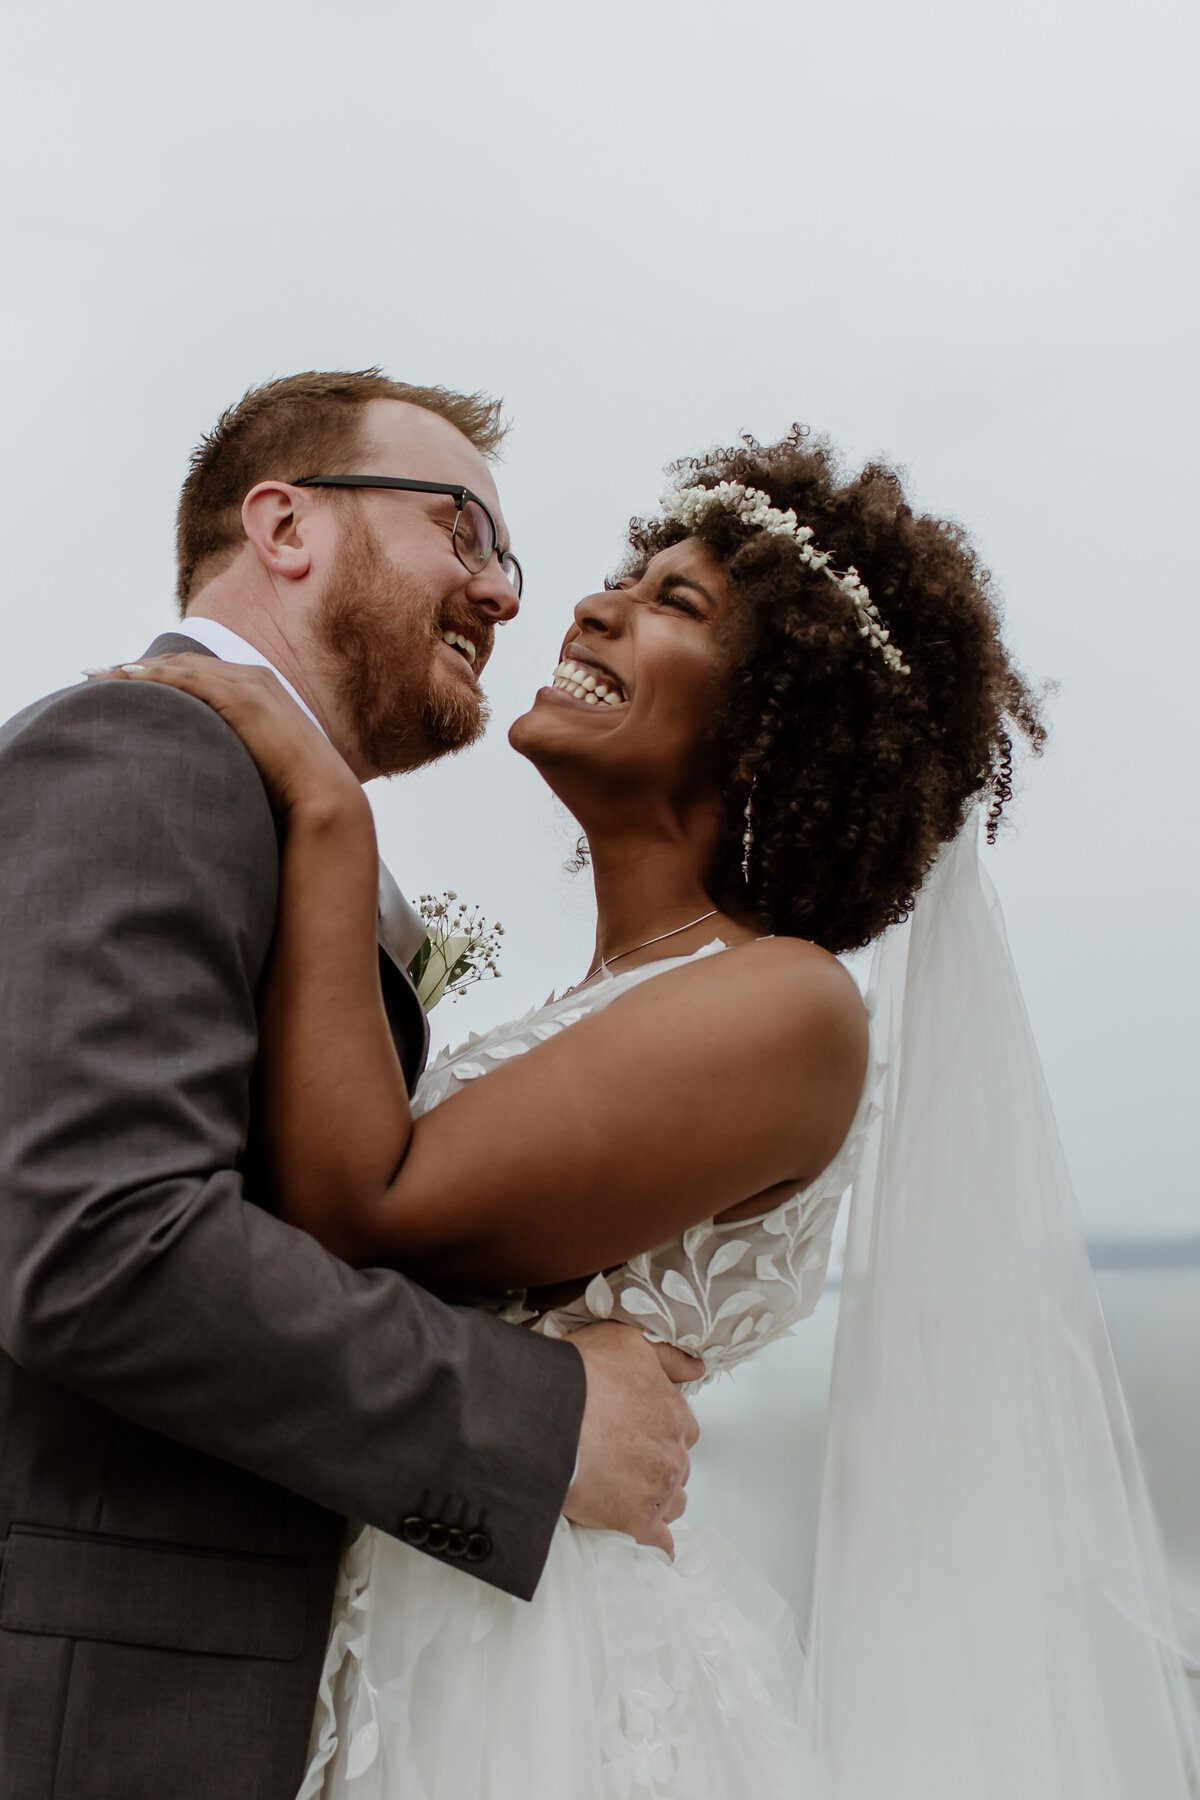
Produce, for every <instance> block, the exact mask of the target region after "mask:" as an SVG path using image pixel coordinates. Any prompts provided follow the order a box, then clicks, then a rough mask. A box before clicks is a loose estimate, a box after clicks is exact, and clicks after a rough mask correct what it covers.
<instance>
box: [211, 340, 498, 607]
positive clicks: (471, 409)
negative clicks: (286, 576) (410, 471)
mask: <svg viewBox="0 0 1200 1800" xmlns="http://www.w3.org/2000/svg"><path fill="white" fill-rule="evenodd" d="M371 400H407V401H408V402H409V404H410V405H412V406H423V407H425V409H426V410H427V411H428V412H434V413H438V414H439V415H440V416H441V417H442V418H443V419H448V420H449V421H450V423H451V424H452V425H455V426H457V428H458V430H459V431H461V432H462V434H463V436H464V437H465V438H467V439H469V441H470V442H471V443H472V444H474V446H475V448H476V449H477V450H478V451H479V452H480V454H481V455H483V456H494V455H495V454H496V452H497V450H498V449H499V447H500V444H501V442H502V440H503V438H504V434H505V432H506V431H507V429H508V427H507V425H506V424H505V422H504V420H503V419H502V418H501V416H500V405H501V403H500V401H499V400H489V399H488V397H487V396H486V395H485V394H456V393H454V392H452V391H451V389H449V388H444V387H416V386H414V385H413V384H412V383H411V382H407V381H392V380H391V379H390V378H389V377H388V376H387V375H384V374H382V373H381V372H380V371H379V370H378V369H351V370H341V369H335V370H332V371H330V372H327V373H320V372H314V371H310V372H308V373H306V374H303V375H286V376H284V377H283V378H282V379H281V380H279V381H268V382H265V383H264V384H263V385H262V387H256V388H251V389H250V391H249V392H248V393H247V394H244V395H243V396H242V398H241V399H240V400H239V401H238V403H237V405H236V406H231V407H229V408H228V410H227V411H225V412H223V413H222V414H221V417H220V418H219V419H218V420H217V423H216V425H215V426H214V427H213V429H212V430H211V431H210V432H209V433H208V435H207V436H206V437H205V438H203V439H202V440H201V442H200V443H199V444H198V445H197V446H196V448H195V450H193V452H192V456H191V461H190V463H189V466H188V473H187V479H186V481H185V482H184V484H183V489H182V492H181V493H180V496H179V513H178V516H177V523H176V553H177V560H178V565H179V582H178V586H177V589H176V592H177V594H178V597H179V606H180V610H181V611H186V609H187V604H188V601H189V600H190V599H191V598H192V597H193V596H194V595H195V594H196V593H197V592H198V591H199V590H200V588H202V587H203V586H204V584H205V582H207V581H211V580H212V578H213V576H214V575H218V574H220V572H221V570H222V569H223V568H225V567H226V566H227V565H228V564H229V563H230V562H232V560H233V558H234V557H235V556H236V555H237V552H238V551H239V550H240V548H241V546H242V545H243V544H244V543H245V541H246V536H245V532H244V531H243V529H242V501H243V500H244V499H245V497H246V495H247V494H248V493H249V492H250V489H251V488H252V487H253V486H254V485H255V483H256V482H259V481H267V480H270V479H271V478H272V477H274V478H275V479H277V480H280V481H299V480H301V479H302V477H304V476H306V475H350V474H353V473H354V470H353V467H352V465H353V463H354V459H355V457H356V456H357V454H358V452H359V422H360V416H361V409H362V408H363V407H364V406H365V405H366V404H367V403H368V401H371Z"/></svg>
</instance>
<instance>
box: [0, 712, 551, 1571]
mask: <svg viewBox="0 0 1200 1800" xmlns="http://www.w3.org/2000/svg"><path fill="white" fill-rule="evenodd" d="M0 856H2V859H3V861H2V879H0V1343H2V1344H3V1347H4V1348H5V1349H6V1350H7V1351H8V1353H9V1354H10V1355H11V1356H12V1357H13V1358H14V1359H15V1360H16V1361H17V1362H18V1363H20V1364H22V1365H23V1366H24V1367H25V1368H27V1369H28V1370H30V1371H31V1372H33V1373H35V1374H37V1375H39V1376H41V1377H43V1378H45V1379H48V1380H50V1381H54V1382H59V1383H61V1384H63V1385H64V1386H66V1387H69V1388H72V1389H75V1390H76V1391H78V1392H80V1393H82V1394H85V1395H87V1396H88V1397H90V1398H91V1399H93V1400H96V1401H99V1402H100V1403H102V1404H103V1405H105V1406H107V1407H109V1408H110V1409H112V1410H113V1411H114V1412H117V1413H120V1414H122V1415H123V1416H125V1417H126V1418H129V1419H131V1420H133V1421H135V1422H136V1423H138V1424H140V1425H142V1426H145V1427H148V1428H150V1429H152V1430H155V1431H158V1432H161V1433H163V1434H165V1435H166V1436H167V1437H170V1438H173V1439H176V1440H177V1441H179V1442H181V1443H184V1444H187V1445H190V1446H192V1447H193V1448H195V1449H198V1450H201V1451H204V1452H206V1453H208V1454H210V1455H213V1456H217V1457H220V1458H223V1459H224V1460H226V1461H228V1462H231V1463H235V1464H238V1465H240V1466H241V1467H243V1468H245V1469H248V1470H250V1471H252V1472H253V1473H255V1474H258V1475H260V1476H262V1477H264V1478H266V1479H267V1480H270V1481H273V1482H276V1483H278V1484H280V1485H282V1486H284V1487H287V1488H291V1489H292V1490H294V1491H295V1492H296V1493H298V1494H302V1495H304V1496H305V1497H306V1498H308V1499H310V1500H313V1501H316V1502H317V1503H319V1504H320V1505H323V1506H326V1507H328V1508H330V1509H332V1510H333V1511H336V1512H340V1513H343V1514H346V1515H348V1516H351V1517H354V1518H358V1519H363V1520H365V1521H367V1522H369V1523H371V1524H374V1525H377V1526H379V1527H380V1528H382V1529H383V1530H385V1531H390V1532H397V1531H398V1530H399V1528H400V1522H401V1521H402V1520H403V1519H404V1518H405V1517H406V1516H408V1515H409V1514H414V1513H415V1514H424V1515H425V1516H427V1517H428V1516H429V1515H430V1513H431V1512H432V1513H433V1514H435V1515H436V1516H439V1517H441V1518H443V1519H449V1520H450V1522H452V1523H458V1522H463V1523H465V1524H466V1525H467V1526H468V1528H469V1529H471V1530H472V1531H477V1532H480V1533H482V1534H483V1535H484V1537H485V1538H486V1539H487V1540H490V1543H491V1546H492V1548H491V1552H490V1554H488V1555H487V1556H486V1557H485V1559H484V1560H481V1561H478V1562H475V1563H473V1564H472V1565H471V1567H472V1569H473V1572H474V1573H475V1574H477V1575H479V1576H481V1577H483V1578H484V1579H486V1580H488V1581H490V1582H492V1583H494V1584H495V1585H496V1586H498V1587H501V1588H504V1589H506V1590H507V1591H509V1592H510V1593H513V1594H516V1595H520V1596H523V1597H528V1596H529V1595H530V1594H531V1593H532V1591H533V1589H534V1587H535V1585H536V1583H537V1579H538V1576H539V1574H540V1572H541V1568H542V1565H543V1562H544V1560H545V1556H546V1552H547V1548H548V1544H549V1539H550V1535H551V1533H552V1531H553V1528H554V1524H555V1521H556V1519H557V1517H558V1514H559V1511H560V1508H561V1504H562V1500H563V1496H564V1494H565V1491H566V1488H567V1486H568V1484H569V1481H570V1477H571V1469H572V1465H573V1460H574V1456H575V1451H576V1446H577V1440H578V1431H579V1423H580V1418H581V1415H582V1410H583V1399H584V1374H583V1366H582V1363H581V1361H580V1359H579V1357H578V1356H577V1355H576V1353H575V1352H574V1351H573V1350H571V1349H570V1347H569V1346H567V1345H562V1344H554V1343H551V1342H549V1341H547V1340H544V1339H542V1338H540V1337H535V1336H533V1335H531V1334H530V1333H528V1332H524V1331H519V1330H514V1329H513V1328H512V1327H511V1326H506V1325H502V1324H499V1323H497V1322H496V1321H495V1320H492V1319H490V1318H488V1317H486V1316H484V1315H482V1314H479V1313H476V1312H472V1311H469V1310H466V1309H462V1308H457V1307H451V1306H446V1305H444V1304H442V1303H441V1302H440V1301H438V1300H436V1299H435V1298H434V1297H433V1296H432V1295H430V1294H428V1293H427V1292H426V1291H425V1290H424V1289H422V1288H420V1287H419V1286H417V1285H416V1284H414V1283H412V1282H410V1281H408V1280H407V1279H406V1278H405V1277H404V1276H403V1275H400V1274H398V1273H396V1272H395V1271H393V1270H384V1269H374V1270H354V1269H351V1268H349V1267H347V1266H346V1265H345V1264H344V1263H341V1262H339V1261H338V1260H337V1259H336V1258H335V1257H332V1256H330V1255H328V1254H327V1253H326V1252H325V1251H324V1250H322V1249H321V1247H320V1246H319V1245H318V1244H317V1243H316V1242H315V1241H314V1240H312V1239H311V1238H309V1237H308V1236H307V1235H306V1234H305V1233H303V1232H301V1231H298V1230H296V1229H294V1228H293V1227H291V1226H289V1225H286V1224H285V1223H283V1222H282V1221H281V1220H279V1219H278V1218H276V1217H274V1216H273V1215H272V1214H271V1213H269V1212H268V1211H266V1210H265V1208H264V1207H262V1206H259V1205H257V1204H255V1203H254V1202H253V1199H252V1198H247V1196H246V1195H245V1194H244V1192H243V1184H242V1177H241V1175H240V1174H239V1173H238V1165H239V1160H240V1158H241V1157H242V1154H243V1152H244V1150H245V1147H246V1140H247V1131H248V1125H249V1090H250V1080H251V1075H252V1072H253V1066H254V1059H255V1052H256V1045H257V1032H256V1020H255V992H256V988H257V985H258V982H259V978H260V975H261V973H262V969H263V964H264V961H265V958H266V954H267V950H268V947H269V943H270V935H271V930H272V924H273V917H274V908H275V897H276V882H277V871H278V859H277V850H276V842H275V833H274V826H273V821H272V818H271V814H270V810H269V807H268V805H267V801H266V796H265V794H264V792H263V789H262V786H261V783H260V781H259V779H258V775H257V772H256V770H255V769H254V766H253V764H252V763H251V761H250V759H249V757H248V756H247V755H246V752H245V750H244V749H243V746H242V745H241V744H240V742H239V741H238V740H237V739H236V738H235V737H234V736H233V734H232V733H231V732H229V731H228V729H227V728H226V726H225V725H224V724H223V723H222V722H221V721H220V719H218V718H217V716H216V715H215V714H214V713H212V712H210V711H209V709H208V708H207V707H204V706H202V705H201V704H199V703H198V702H196V701H195V700H193V699H191V698H190V697H188V696H186V695H182V694H179V693H177V692H174V691H172V690H169V689H164V688H159V687H152V686H149V685H143V684H136V683H103V684H93V685H90V686H88V687H82V688H75V689H69V690H67V691H66V692H65V693H64V694H62V695H60V696H57V697H55V698H54V699H52V700H51V701H48V702H44V703H42V705H41V706H40V707H36V708H33V709H31V711H30V712H29V713H27V714H25V715H23V716H22V718H20V719H18V720H16V721H13V722H12V723H11V724H10V725H9V726H8V727H7V728H6V729H5V731H4V732H3V734H0ZM443 1509H445V1510H443Z"/></svg>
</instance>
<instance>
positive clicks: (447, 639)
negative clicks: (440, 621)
mask: <svg viewBox="0 0 1200 1800" xmlns="http://www.w3.org/2000/svg"><path fill="white" fill-rule="evenodd" d="M442 642H443V644H450V645H451V646H452V647H453V648H454V649H455V650H461V651H462V653H463V655H464V656H465V657H466V659H467V661H468V662H469V663H470V665H471V667H472V668H474V666H475V655H476V651H475V646H474V644H473V643H472V642H471V640H470V638H467V637H463V635H462V633H461V632H458V631H443V633H442Z"/></svg>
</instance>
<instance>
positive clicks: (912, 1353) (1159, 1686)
mask: <svg viewBox="0 0 1200 1800" xmlns="http://www.w3.org/2000/svg"><path fill="white" fill-rule="evenodd" d="M872 987H873V989H874V994H875V1008H876V1011H875V1026H874V1028H875V1029H876V1030H877V1031H878V1032H879V1033H880V1037H879V1042H880V1043H881V1044H882V1046H883V1048H884V1052H885V1054H887V1057H888V1063H887V1074H886V1091H885V1096H884V1103H883V1117H882V1121H881V1127H880V1131H879V1133H878V1136H877V1138H876V1142H875V1145H874V1147H873V1150H872V1151H870V1152H869V1153H868V1156H867V1159H866V1163H865V1165H864V1166H863V1167H862V1168H861V1170H860V1173H859V1176H858V1178H857V1179H856V1181H855V1184H854V1190H853V1196H852V1201H851V1211H850V1222H849V1236H848V1242H847V1249H846V1260H845V1271H844V1277H843V1287H842V1298H841V1308H840V1315H839V1322H838V1335H837V1344H836V1351H835V1361H834V1375H833V1388H832V1398H831V1413H830V1424H829V1432H828V1439H827V1447H826V1462H825V1472H824V1482H823V1489H822V1498H821V1511H820V1522H819V1529H818V1539H817V1554H816V1568H815V1575H814V1588H813V1613H812V1621H811V1636H810V1643H809V1656H808V1661H807V1671H806V1677H805V1694H804V1705H805V1716H806V1722H807V1726H808V1731H809V1734H810V1735H811V1740H812V1741H813V1742H814V1743H815V1745H816V1746H817V1747H818V1750H819V1754H820V1758H821V1760H822V1762H823V1764H824V1780H823V1782H822V1786H823V1787H824V1788H827V1790H828V1792H829V1794H830V1796H831V1800H880V1797H881V1796H883V1795H886V1796H887V1797H888V1800H1189V1797H1194V1796H1196V1795H1198V1794H1200V1742H1198V1730H1197V1714H1196V1711H1195V1705H1194V1701H1193V1698H1192V1695H1191V1693H1190V1692H1189V1681H1188V1674H1187V1660H1188V1659H1187V1657H1186V1655H1185V1654H1184V1652H1183V1651H1182V1649H1181V1648H1180V1646H1179V1643H1178V1636H1177V1622H1176V1620H1175V1618H1174V1617H1173V1613H1172V1603H1171V1595H1170V1592H1169V1588H1168V1582H1167V1577H1166V1572H1165V1564H1164V1558H1163V1553H1162V1549H1161V1545H1160V1541H1159V1537H1158V1531H1157V1527H1156V1523H1155V1520H1154V1515H1153V1511H1152V1508H1151V1505H1150V1501H1149V1497H1148V1494H1147V1490H1146V1487H1145V1482H1144V1478H1143V1476H1142V1472H1141V1469H1140V1466H1139V1462H1138V1457H1137V1452H1136V1449H1135V1445H1134V1440H1133V1434H1132V1431H1131V1427H1130V1423H1129V1418H1128V1416H1127V1412H1126V1408H1125V1403H1124V1399H1123V1396H1122V1393H1121V1388H1120V1384H1119V1381H1118V1379H1117V1374H1116V1369H1115V1365H1114V1362H1113V1357H1112V1351H1111V1348H1110V1345H1109V1341H1108V1337H1107V1333H1106V1330H1105V1326H1104V1322H1103V1318H1102V1316H1101V1312H1100V1305H1099V1300H1098V1297H1097V1293H1096V1289H1095V1285H1094V1283H1093V1279H1092V1275H1091V1271H1090V1268H1089V1265H1088V1260H1087V1254H1086V1250H1085V1246H1084V1239H1083V1232H1082V1228H1081V1224H1080V1220H1079V1214H1078V1210H1077V1207H1076V1202H1075V1198H1074V1194H1073V1191H1072V1187H1071V1182H1070V1177H1069V1175H1068V1172H1067V1168H1066V1164H1065V1161H1064V1158H1063V1153H1062V1149H1061V1145H1060V1142H1059V1138H1058V1132H1057V1128H1056V1125H1055V1122H1054V1115H1053V1111H1052V1108H1051V1104H1050V1098H1049V1094H1048V1092H1047V1089H1046V1085H1045V1081H1044V1078H1043V1075H1042V1070H1041V1066H1040V1063H1039V1060H1038V1056H1037V1051H1036V1048H1035V1045H1034V1041H1033V1035H1032V1032H1031V1029H1030V1025H1029V1021H1028V1018H1027V1016H1026V1012H1025V1007H1024V1003H1023V1001H1022V998H1021V993H1020V988H1019V985H1018V982H1017V978H1016V972H1015V970H1014V967H1013V962H1012V957H1011V953H1010V951H1009V947H1008V941H1007V937H1006V934H1005V930H1004V924H1003V920H1002V917H1001V913H1000V908H999V905H998V902H997V900H996V896H995V893H994V890H993V889H992V887H991V884H990V882H989V881H988V879H987V877H986V875H985V874H984V873H983V870H982V868H981V867H980V863H979V856H978V821H977V818H975V817H972V819H971V820H969V821H968V824H967V826H966V828H965V829H964V830H963V832H962V833H961V834H960V836H959V838H958V839H957V840H956V841H955V842H954V843H953V844H952V845H951V846H949V848H948V849H947V850H946V851H945V852H944V853H943V855H942V857H941V859H940V860H939V862H938V864H937V866H936V867H935V869H934V870H933V872H932V874H931V876H930V878H929V880H928V882H927V884H926V887H925V888H924V890H923V891H922V894H921V897H920V900H919V902H918V904H917V907H916V909H915V912H914V915H913V917H912V919H911V920H910V921H909V923H908V924H907V925H906V926H904V927H901V928H897V929H896V930H893V931H891V932H889V933H888V934H887V935H886V937H885V938H884V940H883V941H882V943H881V945H880V946H879V948H878V950H877V952H876V960H875V965H874V968H873V971H872ZM1097 1124H1098V1128H1102V1124H1103V1122H1102V1121H1097Z"/></svg>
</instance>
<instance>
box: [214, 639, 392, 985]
mask: <svg viewBox="0 0 1200 1800" xmlns="http://www.w3.org/2000/svg"><path fill="white" fill-rule="evenodd" d="M180 630H181V632H182V634H183V636H184V637H190V638H192V639H193V640H194V641H195V642H196V643H197V644H203V645H204V648H205V649H206V650H211V651H212V653H213V655H214V656H216V657H219V658H220V660H221V661H222V662H229V663H243V664H246V665H248V666H249V667H250V668H254V669H270V670H271V672H272V674H273V675H274V676H275V677H276V679H277V680H278V681H279V682H280V683H281V684H282V686H283V687H285V688H286V689H287V691H288V693H289V694H290V695H291V697H292V699H293V700H294V701H295V702H296V705H297V706H298V707H299V708H300V710H301V712H303V713H306V714H307V715H308V717H309V718H310V719H311V720H312V722H313V724H314V725H315V726H316V728H317V730H318V731H319V732H320V733H321V735H322V736H323V737H328V736H329V733H328V732H327V731H326V730H325V727H324V726H323V725H322V723H321V721H320V719H318V717H317V715H316V713H315V712H314V711H313V709H312V707H311V706H308V705H306V703H305V702H304V701H303V700H302V699H301V698H300V695H299V694H298V693H297V692H296V690H295V688H294V687H293V686H292V684H291V682H290V681H289V680H288V678H287V676H286V675H281V674H280V672H279V670H278V669H277V668H276V667H275V664H274V663H273V662H272V661H271V659H270V657H269V656H264V655H263V653H262V651H261V650H257V649H256V648H255V647H254V645H253V644H248V643H247V642H246V640H245V638H243V637H239V636H238V634H237V632H236V631H230V629H229V627H228V625H219V624H218V623H217V621H216V620H215V619H200V618H193V617H192V615H191V614H190V613H189V614H188V615H187V617H186V618H184V620H183V622H182V624H181V626H180ZM379 937H380V941H381V943H382V944H383V945H384V947H385V948H386V949H387V950H388V951H389V952H390V953H391V955H392V957H393V959H394V961H396V962H398V963H399V965H400V967H401V968H402V969H406V968H407V967H408V965H409V963H410V962H411V961H412V959H413V957H414V956H415V955H416V954H417V951H418V950H419V949H420V948H421V945H422V944H423V943H424V942H425V922H424V920H423V919H422V918H421V915H420V914H419V913H418V912H417V911H416V910H415V908H414V907H412V906H410V905H409V903H408V901H407V900H406V899H405V898H404V895H403V894H402V893H401V892H400V889H399V888H398V887H397V885H396V881H395V878H394V876H393V875H392V873H391V871H390V870H389V869H388V867H387V865H386V864H385V863H384V861H383V858H382V857H380V859H379Z"/></svg>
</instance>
